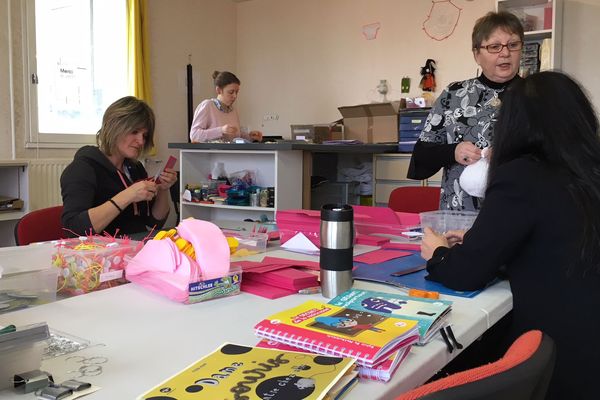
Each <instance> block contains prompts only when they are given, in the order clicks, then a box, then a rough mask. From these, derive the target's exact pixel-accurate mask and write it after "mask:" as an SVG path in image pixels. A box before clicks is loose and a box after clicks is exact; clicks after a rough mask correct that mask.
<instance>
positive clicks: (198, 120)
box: [190, 71, 262, 143]
mask: <svg viewBox="0 0 600 400" xmlns="http://www.w3.org/2000/svg"><path fill="white" fill-rule="evenodd" d="M212 77H213V80H214V82H215V90H216V92H217V98H213V99H207V100H204V101H203V102H202V103H200V105H198V107H197V108H196V111H195V112H194V120H193V122H192V127H191V129H190V139H191V140H192V142H193V143H202V142H207V141H209V140H216V139H223V140H225V141H231V140H232V139H233V138H235V137H243V138H244V139H248V140H251V141H260V140H261V139H262V133H261V132H258V131H252V132H250V133H248V132H241V130H240V117H239V115H238V112H237V110H236V109H234V108H233V103H234V102H235V100H236V99H237V96H238V92H239V91H240V80H239V79H238V78H237V76H235V75H234V74H232V73H231V72H228V71H223V72H219V71H215V72H213V75H212Z"/></svg>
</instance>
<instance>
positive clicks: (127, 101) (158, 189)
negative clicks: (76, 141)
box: [60, 96, 177, 235]
mask: <svg viewBox="0 0 600 400" xmlns="http://www.w3.org/2000/svg"><path fill="white" fill-rule="evenodd" d="M153 137H154V112H153V111H152V109H151V108H150V107H149V106H148V104H146V103H145V102H144V101H142V100H138V99H137V98H135V97H132V96H128V97H123V98H121V99H119V100H117V101H115V102H114V103H113V104H111V105H110V106H109V107H108V108H107V109H106V112H105V113H104V116H103V118H102V127H101V128H100V130H99V131H98V134H97V135H96V142H97V144H98V146H97V147H96V146H84V147H82V148H80V149H79V150H78V151H77V153H76V154H75V158H74V160H73V162H72V163H71V164H69V166H68V167H67V168H66V169H65V171H64V172H63V174H62V176H61V177H60V186H61V191H62V198H63V205H64V210H63V215H62V223H63V226H64V227H65V228H66V229H69V230H70V231H71V232H72V233H73V234H75V235H85V234H90V233H92V234H94V233H95V234H101V233H103V232H107V233H109V234H111V235H116V234H132V233H138V232H143V231H146V230H147V227H154V226H156V227H161V226H162V225H163V224H164V222H165V220H166V218H167V216H168V215H169V198H170V197H169V188H170V187H171V186H172V185H173V184H174V183H175V181H176V180H177V175H176V173H175V171H173V170H172V169H167V170H166V171H164V172H163V173H162V174H161V175H160V179H159V180H158V183H156V182H154V181H153V180H148V179H147V178H148V174H147V172H146V170H145V169H144V166H143V165H142V164H141V163H140V162H139V161H138V158H139V157H141V156H142V154H144V153H145V152H146V151H147V150H148V149H150V148H151V147H152V146H153V145H154V141H153Z"/></svg>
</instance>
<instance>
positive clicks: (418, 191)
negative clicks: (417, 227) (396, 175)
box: [388, 186, 441, 213]
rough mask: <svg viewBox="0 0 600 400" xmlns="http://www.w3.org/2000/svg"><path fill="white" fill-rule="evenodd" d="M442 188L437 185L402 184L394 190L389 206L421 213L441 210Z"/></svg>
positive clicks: (400, 210) (399, 210)
mask: <svg viewBox="0 0 600 400" xmlns="http://www.w3.org/2000/svg"><path fill="white" fill-rule="evenodd" d="M440 190H441V189H440V188H439V187H436V186H401V187H397V188H396V189H394V190H392V193H390V198H389V200H388V207H389V208H391V209H392V210H394V211H398V212H408V213H420V212H425V211H434V210H439V208H440Z"/></svg>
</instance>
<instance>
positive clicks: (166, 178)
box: [156, 168, 177, 190]
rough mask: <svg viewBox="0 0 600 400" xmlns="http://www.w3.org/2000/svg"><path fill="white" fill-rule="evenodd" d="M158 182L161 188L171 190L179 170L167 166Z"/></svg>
mask: <svg viewBox="0 0 600 400" xmlns="http://www.w3.org/2000/svg"><path fill="white" fill-rule="evenodd" d="M158 182H159V183H158V184H157V185H156V186H157V187H158V189H159V190H169V188H170V187H171V186H173V185H174V184H175V182H177V172H175V170H174V169H172V168H165V169H164V170H163V171H162V172H161V173H160V176H159V180H158Z"/></svg>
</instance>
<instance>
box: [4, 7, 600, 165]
mask: <svg viewBox="0 0 600 400" xmlns="http://www.w3.org/2000/svg"><path fill="white" fill-rule="evenodd" d="M22 1H23V0H0V142H1V143H3V145H2V146H0V158H11V157H12V152H11V143H12V141H13V135H12V133H11V126H12V125H11V124H12V123H13V122H14V125H15V130H16V136H15V138H16V155H17V157H18V158H44V157H70V156H71V155H72V154H73V150H72V149H70V150H60V149H41V150H39V151H38V150H35V149H24V137H25V129H26V127H25V123H24V121H25V120H26V115H25V114H24V106H23V104H24V97H23V96H24V88H23V73H24V70H23V65H22V58H23V54H22V51H21V49H22V47H21V32H22V26H21V17H20V7H21V2H22ZM454 3H455V4H456V5H458V6H459V7H461V8H462V13H461V17H460V21H459V24H458V26H457V28H456V30H455V32H454V34H453V35H452V36H451V37H449V38H448V39H446V40H443V41H439V42H438V41H434V40H431V39H429V38H428V37H427V36H426V35H425V34H424V33H423V31H422V22H423V20H424V19H425V16H426V15H427V13H428V12H429V9H430V7H431V2H430V1H426V0H303V1H297V0H252V1H245V2H241V3H235V2H231V1H225V0H169V1H166V0H149V7H150V14H149V19H150V40H151V47H150V57H151V71H152V82H153V94H154V102H153V106H154V109H155V110H156V114H157V117H158V121H157V134H158V138H159V139H158V143H157V144H158V156H159V157H160V158H165V157H166V156H167V155H168V154H169V153H173V152H172V151H167V144H168V143H169V142H184V141H186V140H187V136H186V135H187V111H186V92H185V66H186V64H187V63H188V54H191V62H192V64H193V67H194V105H197V104H198V103H199V102H200V101H201V100H202V99H204V98H207V97H211V96H212V95H213V93H214V92H213V91H214V88H213V87H212V82H211V79H210V75H211V73H212V71H213V70H214V69H219V70H223V69H229V70H232V71H233V72H235V73H236V74H238V76H239V77H240V79H241V80H242V91H241V94H240V98H239V100H238V107H239V109H240V113H241V116H242V123H243V124H246V125H250V126H251V127H253V128H261V125H264V126H263V127H262V129H263V130H264V131H265V132H266V133H274V134H284V135H289V130H290V129H289V125H290V124H292V123H313V122H330V121H333V120H336V119H338V118H340V115H339V112H338V110H337V107H338V106H340V105H351V104H358V103H364V102H368V101H370V100H371V99H372V98H373V96H374V95H375V94H374V89H375V86H376V85H377V83H378V82H379V80H380V79H387V80H388V81H389V82H390V84H391V86H392V89H393V92H392V94H391V96H390V97H392V98H394V97H398V94H397V91H398V90H399V86H400V79H401V78H402V77H403V76H405V75H407V76H409V77H410V78H411V79H412V85H411V87H412V91H411V92H412V93H411V94H418V93H419V90H418V82H419V80H420V74H419V71H420V67H421V66H422V65H423V63H424V61H425V60H426V59H427V58H433V59H435V60H436V61H437V62H438V70H437V71H436V75H437V80H438V87H439V88H440V89H441V88H442V87H443V86H444V85H446V84H447V83H449V82H450V81H452V80H457V79H463V78H466V77H470V76H473V75H474V74H475V72H476V64H475V63H474V61H473V59H472V56H471V53H470V51H469V47H470V43H469V37H470V32H471V28H472V25H473V21H474V20H475V19H476V18H477V17H479V16H480V15H482V14H484V13H485V12H486V11H488V10H491V9H493V7H494V0H476V1H467V0H454ZM599 18H600V0H566V1H565V7H564V23H563V27H564V29H563V51H562V53H563V63H562V65H563V69H564V70H565V71H566V72H568V73H570V74H572V75H573V76H575V77H576V78H577V79H579V80H580V81H582V82H583V83H584V85H585V86H586V88H587V90H588V91H589V93H590V95H591V96H592V98H593V99H595V101H596V102H600V75H599V74H598V73H597V66H598V65H599V64H600V52H599V51H598V48H597V43H596V42H597V38H599V37H600V25H598V23H597V21H598V20H599ZM373 22H379V23H380V24H381V29H380V30H379V33H378V35H377V39H376V40H370V41H368V40H365V39H364V38H363V36H362V33H361V27H362V26H363V25H365V24H369V23H373ZM9 26H10V27H11V28H12V31H10V32H9ZM11 38H12V39H11ZM10 40H12V45H13V46H12V54H11V59H12V69H11V68H10V64H9V57H8V55H9V49H10V46H9V41H10ZM10 73H12V76H11V75H10ZM11 77H12V83H13V88H14V91H13V93H12V94H11V92H10V91H9V88H10V84H9V82H11ZM440 89H438V91H437V92H436V94H438V93H439V90H440ZM11 96H12V99H13V105H14V113H11V107H10V99H11ZM597 108H598V106H597ZM265 114H277V115H279V120H277V121H266V122H265V121H263V116H264V115H265Z"/></svg>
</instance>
